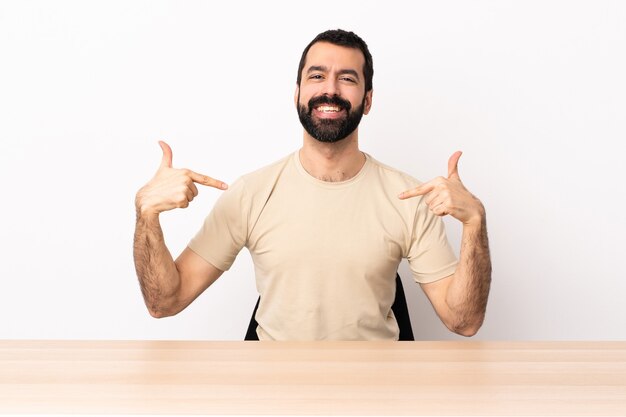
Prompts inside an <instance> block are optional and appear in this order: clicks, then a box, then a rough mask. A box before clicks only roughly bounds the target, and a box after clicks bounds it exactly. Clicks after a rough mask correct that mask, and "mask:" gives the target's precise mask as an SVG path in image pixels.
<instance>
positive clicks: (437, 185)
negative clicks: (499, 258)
mask: <svg viewBox="0 0 626 417" xmlns="http://www.w3.org/2000/svg"><path fill="white" fill-rule="evenodd" d="M460 157H461V153H460V152H456V153H455V154H454V155H452V157H451V158H450V161H448V178H443V177H439V178H436V179H434V180H432V181H430V182H428V183H425V184H422V185H421V186H419V187H417V188H415V189H413V190H410V191H406V192H404V193H402V194H401V195H400V198H402V199H404V198H409V197H414V196H418V195H424V196H425V197H424V202H425V203H426V204H427V205H428V207H429V209H430V210H431V211H432V212H433V213H434V214H436V215H438V216H445V215H448V214H449V215H451V216H452V217H454V218H456V219H457V220H459V221H461V222H462V223H463V236H462V239H461V254H460V257H459V264H458V266H457V268H456V270H455V272H454V274H452V275H450V276H449V277H446V278H443V279H441V280H439V281H435V282H432V283H429V284H422V285H421V287H422V289H423V290H424V292H425V293H426V295H427V296H428V299H429V300H430V302H431V303H432V305H433V307H434V309H435V311H436V313H437V315H438V316H439V318H440V319H441V321H442V322H443V323H444V324H445V325H446V327H448V328H449V329H450V330H451V331H453V332H455V333H458V334H461V335H463V336H473V335H474V334H476V332H478V330H479V329H480V327H481V326H482V323H483V320H484V318H485V312H486V309H487V299H488V297H489V289H490V286H491V257H490V255H489V240H488V238H487V221H486V215H485V208H484V207H483V205H482V203H481V202H480V200H478V199H477V198H476V197H475V196H474V195H472V194H471V193H470V192H469V191H468V190H467V189H466V188H465V186H464V185H463V183H462V182H461V179H460V177H459V173H458V161H459V158H460Z"/></svg>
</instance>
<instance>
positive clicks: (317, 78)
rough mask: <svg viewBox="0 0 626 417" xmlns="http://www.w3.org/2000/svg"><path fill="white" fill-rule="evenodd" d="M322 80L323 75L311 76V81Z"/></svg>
mask: <svg viewBox="0 0 626 417" xmlns="http://www.w3.org/2000/svg"><path fill="white" fill-rule="evenodd" d="M321 79H322V74H311V75H310V76H309V80H321Z"/></svg>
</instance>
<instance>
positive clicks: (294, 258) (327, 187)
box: [189, 152, 457, 340]
mask: <svg viewBox="0 0 626 417" xmlns="http://www.w3.org/2000/svg"><path fill="white" fill-rule="evenodd" d="M298 155H299V153H298V152H295V153H293V154H291V155H290V156H288V157H286V158H283V159H281V160H280V161H278V162H276V163H274V164H272V165H270V166H268V167H265V168H262V169H260V170H258V171H255V172H253V173H250V174H247V175H244V176H243V177H241V178H239V179H238V180H237V181H236V182H235V183H233V184H232V186H231V187H230V188H229V189H228V190H227V191H225V192H224V193H223V194H222V195H221V196H220V198H219V199H218V201H217V202H216V204H215V207H214V208H213V210H212V211H211V213H210V214H209V215H208V216H207V218H206V220H205V222H204V225H203V226H202V228H201V229H200V231H199V232H198V234H197V235H196V236H195V237H194V238H193V239H192V240H191V241H190V243H189V248H190V249H191V250H193V251H194V252H195V253H197V254H198V255H200V256H201V257H202V258H204V259H205V260H206V261H207V262H209V263H211V264H212V265H213V266H215V267H216V268H219V269H221V270H223V271H226V270H228V269H229V268H230V267H231V265H232V264H233V262H234V261H235V258H236V256H237V254H238V253H239V251H240V250H241V249H242V248H243V247H246V248H248V250H249V251H250V254H251V255H252V260H253V262H254V265H255V273H256V283H257V289H258V291H259V294H260V296H261V302H260V304H259V308H258V311H257V314H256V320H257V322H258V323H259V326H258V328H257V334H258V336H259V339H260V340H323V339H329V340H397V339H398V335H399V330H398V325H397V323H396V320H395V317H394V316H393V312H392V311H391V305H392V304H393V301H394V298H395V277H396V271H397V268H398V265H399V263H400V261H401V260H402V258H406V259H407V260H408V262H409V265H410V268H411V271H412V272H413V276H414V278H415V281H416V282H419V283H427V282H432V281H436V280H438V279H441V278H444V277H447V276H449V275H451V274H453V273H454V270H455V268H456V265H457V259H456V256H455V254H454V253H453V251H452V249H451V247H450V245H449V243H448V240H447V237H446V233H445V227H444V224H443V222H442V220H441V218H440V217H437V216H435V215H434V214H432V213H431V212H430V210H428V207H427V206H426V204H425V203H424V202H423V199H422V197H415V198H410V199H407V200H400V199H399V198H398V197H397V196H398V194H399V193H400V192H401V191H405V190H407V189H410V188H413V187H416V186H417V185H418V184H419V183H420V182H419V181H417V180H415V179H413V178H411V177H410V176H408V175H406V174H404V173H402V172H400V171H398V170H396V169H393V168H390V167H387V166H385V165H383V164H381V163H379V162H377V161H376V160H374V159H373V158H372V157H371V156H369V155H366V162H365V164H364V166H363V168H362V169H361V170H360V171H359V173H358V174H357V175H356V176H354V177H353V178H351V179H350V180H348V181H344V182H324V181H320V180H318V179H316V178H314V177H312V176H311V175H310V174H308V173H307V172H306V171H305V169H304V168H303V167H302V164H301V163H300V159H299V156H298Z"/></svg>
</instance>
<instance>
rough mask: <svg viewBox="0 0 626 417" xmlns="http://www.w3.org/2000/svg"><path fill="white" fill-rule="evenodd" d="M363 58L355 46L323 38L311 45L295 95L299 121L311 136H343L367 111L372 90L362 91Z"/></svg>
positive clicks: (331, 138)
mask: <svg viewBox="0 0 626 417" xmlns="http://www.w3.org/2000/svg"><path fill="white" fill-rule="evenodd" d="M364 62H365V58H364V57H363V53H362V52H361V51H360V50H359V49H355V48H346V47H343V46H338V45H333V44H331V43H327V42H318V43H316V44H314V45H313V46H311V48H310V49H309V52H308V53H307V56H306V62H305V65H304V68H303V69H302V74H301V75H302V77H301V82H300V87H299V88H297V89H296V97H295V99H296V106H297V109H298V116H299V117H300V122H301V123H302V126H303V127H304V129H305V130H306V132H307V133H308V134H309V135H311V136H312V137H313V138H315V139H317V140H319V141H321V142H328V143H332V142H337V141H339V140H342V139H345V138H346V137H348V136H350V135H351V134H352V133H353V132H355V131H356V129H357V127H358V126H359V123H360V121H361V117H362V116H363V114H367V113H369V110H370V107H371V103H372V92H371V91H369V92H368V93H367V94H366V93H365V79H364V77H363V64H364Z"/></svg>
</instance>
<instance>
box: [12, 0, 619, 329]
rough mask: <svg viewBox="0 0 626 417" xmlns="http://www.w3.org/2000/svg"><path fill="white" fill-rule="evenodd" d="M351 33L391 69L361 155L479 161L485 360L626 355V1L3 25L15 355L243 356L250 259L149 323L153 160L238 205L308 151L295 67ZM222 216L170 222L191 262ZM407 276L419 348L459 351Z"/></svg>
mask: <svg viewBox="0 0 626 417" xmlns="http://www.w3.org/2000/svg"><path fill="white" fill-rule="evenodd" d="M337 27H340V28H343V29H348V30H353V31H355V32H356V33H357V34H359V35H360V36H362V37H363V38H364V39H365V41H366V42H367V43H368V44H369V46H370V49H371V51H372V54H373V56H374V67H375V76H374V105H373V109H372V112H371V113H370V114H369V115H368V116H366V117H365V118H364V120H363V122H362V125H361V129H360V138H361V146H362V149H363V150H365V151H366V152H369V153H370V154H372V155H373V156H374V157H375V158H377V159H378V160H380V161H382V162H384V163H387V164H389V165H393V166H396V167H397V168H400V169H402V170H404V171H406V172H407V173H409V174H411V175H413V176H415V177H417V178H419V179H422V180H429V179H431V178H432V177H435V176H438V175H445V174H446V172H447V171H446V169H447V160H448V157H449V156H450V155H451V154H452V153H453V152H454V151H456V150H457V149H460V150H463V151H464V155H463V157H462V158H461V162H460V174H461V178H462V179H463V180H464V182H465V184H466V186H467V187H468V188H469V189H470V190H471V191H472V192H473V193H474V194H476V195H477V196H479V197H480V198H481V199H482V201H483V202H484V204H485V206H486V208H487V213H488V227H489V233H490V243H491V251H492V257H493V284H492V291H491V297H490V301H489V306H488V312H487V318H486V321H485V324H484V326H483V328H482V329H481V331H480V332H479V333H478V335H477V336H475V338H477V339H510V340H535V339H550V340H572V339H594V340H596V339H620V340H624V339H626V303H625V302H624V296H625V294H626V283H625V282H624V278H625V273H624V266H623V265H624V256H625V254H626V245H625V244H624V236H625V234H626V220H625V217H626V216H625V214H624V212H625V203H626V199H625V198H624V195H625V187H624V173H623V168H622V160H623V158H624V156H623V148H624V146H623V142H624V140H625V139H626V122H625V120H626V119H625V117H624V115H625V114H626V77H625V76H624V74H626V2H620V1H586V2H581V1H578V2H575V1H524V2H522V1H519V2H510V1H474V2H468V1H458V2H449V1H443V2H406V3H405V2H392V1H386V2H374V1H363V0H358V1H342V2H321V3H320V2H284V3H283V2H273V1H263V2H256V1H248V2H241V1H239V2H237V1H230V2H220V3H217V2H215V3H213V2H208V1H206V2H194V1H187V2H174V1H171V2H166V1H118V2H114V1H106V2H105V1H103V2H83V1H76V2H68V1H55V2H45V1H40V2H36V1H19V2H18V1H15V2H10V1H9V2H6V1H5V2H1V3H0V60H1V63H0V140H1V147H0V193H1V194H0V195H1V199H2V200H1V204H0V239H1V240H0V257H1V262H0V276H1V283H2V286H1V288H0V338H4V339H7V338H26V339H28V338H34V339H41V338H52V339H55V338H62V339H213V340H220V339H221V340H224V339H233V340H240V339H242V338H243V336H244V334H245V330H246V327H247V324H248V320H249V317H250V313H251V311H252V307H253V306H254V303H255V301H256V297H257V294H256V290H255V284H254V277H253V270H252V265H251V261H250V257H249V254H248V253H247V252H246V251H244V252H242V253H241V255H240V256H239V258H238V259H237V261H236V263H235V265H234V266H233V268H232V270H231V271H229V272H228V273H226V274H224V275H223V277H222V278H221V279H219V280H218V281H217V282H216V283H215V284H214V285H213V286H212V287H211V288H209V290H208V291H206V292H205V293H204V294H203V295H201V296H200V297H199V298H198V299H197V300H196V301H195V302H194V303H193V304H192V305H191V306H190V307H189V308H188V309H187V310H185V311H184V312H182V313H181V314H179V315H178V316H176V317H173V318H167V319H161V320H156V319H153V318H151V317H150V316H149V315H148V313H147V310H146V309H145V306H144V305H143V300H142V297H141V293H140V290H139V286H138V283H137V278H136V276H135V271H134V265H133V259H132V238H133V230H134V219H135V212H134V196H135V193H136V191H137V189H139V187H141V186H142V185H143V184H144V183H145V182H147V181H148V180H149V179H150V177H151V176H152V175H153V173H154V172H155V170H156V168H157V166H158V164H159V162H160V158H161V151H160V148H159V147H158V145H157V140H159V139H163V140H166V141H167V142H168V143H169V144H170V145H171V146H172V148H173V151H174V166H176V167H187V168H191V169H194V170H196V171H199V172H201V173H204V174H207V175H211V176H213V177H217V178H219V179H222V180H224V181H226V182H229V183H232V181H234V180H235V179H236V178H237V177H238V176H240V175H242V174H244V173H246V172H249V171H252V170H254V169H256V168H259V167H261V166H264V165H267V164H269V163H271V162H273V161H275V160H277V159H279V158H281V157H283V156H284V155H286V154H288V153H290V152H293V151H295V150H296V149H298V148H299V146H300V144H301V140H302V133H301V132H302V128H301V126H300V125H299V122H298V120H297V116H296V112H295V110H294V105H293V93H294V88H295V79H296V71H297V64H298V60H299V58H300V54H301V51H302V49H303V48H304V46H305V45H306V44H307V43H308V42H309V41H310V40H311V39H312V38H313V37H314V36H315V35H316V34H317V33H319V32H321V31H323V30H326V29H330V28H337ZM218 195H219V191H217V190H214V189H208V188H207V189H202V190H201V194H200V196H199V197H198V198H197V199H196V200H194V202H193V203H192V205H191V206H190V207H189V208H188V209H185V210H175V211H172V212H168V213H166V214H164V215H163V216H162V223H163V228H164V232H165V236H166V241H167V244H168V246H169V248H170V249H171V251H172V253H173V254H174V256H177V255H178V253H180V251H181V250H182V249H183V248H184V246H185V245H186V243H187V242H188V240H189V239H190V238H191V237H192V236H193V235H194V234H195V232H196V231H197V229H198V228H199V227H200V225H201V223H202V220H203V219H204V217H205V215H206V214H207V213H208V211H209V210H210V209H211V207H212V205H213V203H214V201H215V199H216V198H217V196H218ZM446 225H447V226H448V230H449V234H450V239H451V241H452V242H453V244H454V245H455V247H456V248H457V249H458V246H459V236H460V227H459V225H458V224H457V223H456V222H455V221H454V220H446ZM400 273H401V275H402V276H403V279H404V282H405V290H406V291H407V293H408V300H409V307H410V310H411V316H412V319H413V326H414V332H415V334H416V337H417V338H418V339H448V338H452V339H454V338H460V337H459V336H455V335H452V334H450V333H449V332H448V331H447V329H445V327H444V326H443V325H442V324H441V323H440V322H439V320H438V319H437V317H436V316H435V315H434V313H433V311H432V307H431V306H430V304H429V303H428V301H427V299H426V298H425V297H424V296H423V295H422V293H421V290H420V289H419V286H417V284H414V283H412V281H411V277H410V275H409V272H408V268H407V267H406V265H405V264H403V265H402V267H401V270H400Z"/></svg>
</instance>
